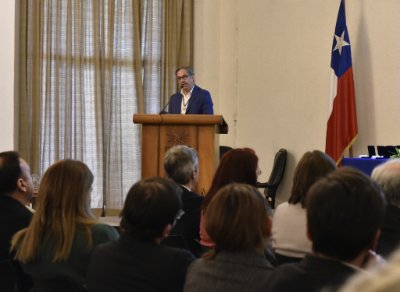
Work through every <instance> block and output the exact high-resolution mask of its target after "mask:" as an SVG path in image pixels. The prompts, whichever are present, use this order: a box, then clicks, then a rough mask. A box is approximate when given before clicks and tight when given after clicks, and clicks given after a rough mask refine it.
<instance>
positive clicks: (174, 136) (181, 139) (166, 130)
mask: <svg viewBox="0 0 400 292" xmlns="http://www.w3.org/2000/svg"><path fill="white" fill-rule="evenodd" d="M175 145H186V146H189V147H192V148H193V149H196V150H197V126H194V125H163V126H162V127H160V148H159V149H158V156H159V164H158V169H159V172H158V174H159V176H161V177H165V171H164V156H165V152H167V151H168V149H169V148H171V147H172V146H175Z"/></svg>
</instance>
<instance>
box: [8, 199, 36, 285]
mask: <svg viewBox="0 0 400 292" xmlns="http://www.w3.org/2000/svg"><path fill="white" fill-rule="evenodd" d="M31 219H32V213H31V211H29V210H28V209H27V208H26V207H25V206H24V205H22V204H21V203H20V202H18V201H17V200H14V199H13V198H11V197H8V196H1V195H0V261H2V260H11V261H12V263H13V265H14V267H15V269H16V271H17V275H18V277H19V281H20V284H21V287H20V289H21V290H22V291H28V290H29V288H30V287H31V286H32V280H31V279H30V277H29V276H28V275H27V274H25V273H24V272H23V270H22V268H21V265H20V263H19V262H18V261H14V260H13V258H14V256H15V252H12V253H11V254H10V247H11V239H12V237H13V236H14V234H15V233H17V232H18V231H20V230H21V229H24V228H26V227H28V225H29V223H30V222H31Z"/></svg>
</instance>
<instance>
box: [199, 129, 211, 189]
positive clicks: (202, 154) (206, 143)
mask: <svg viewBox="0 0 400 292" xmlns="http://www.w3.org/2000/svg"><path fill="white" fill-rule="evenodd" d="M214 132H215V128H214V126H201V127H199V130H198V133H199V135H198V150H197V151H198V152H199V171H200V177H199V183H198V185H197V189H196V191H197V193H198V194H201V195H203V196H204V195H206V194H207V192H208V190H209V189H210V186H211V183H212V179H213V176H214V135H215V134H214Z"/></svg>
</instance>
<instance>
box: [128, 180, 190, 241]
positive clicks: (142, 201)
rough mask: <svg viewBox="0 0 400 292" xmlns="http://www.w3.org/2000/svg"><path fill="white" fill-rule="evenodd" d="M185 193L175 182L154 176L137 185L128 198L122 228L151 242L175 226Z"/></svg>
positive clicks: (130, 191) (133, 187)
mask: <svg viewBox="0 0 400 292" xmlns="http://www.w3.org/2000/svg"><path fill="white" fill-rule="evenodd" d="M181 194H182V190H181V189H180V187H179V186H178V185H177V184H175V183H174V182H172V181H170V180H168V179H166V178H161V177H154V178H150V179H146V180H142V181H139V182H137V183H136V184H134V185H133V186H132V188H131V189H130V190H129V192H128V195H127V196H126V200H125V204H124V208H123V209H122V212H121V217H122V220H121V227H122V229H123V230H124V231H125V232H129V233H131V234H133V235H134V236H135V237H136V238H138V239H140V240H146V241H152V240H154V239H156V238H157V237H160V236H161V235H162V232H163V230H164V228H165V226H167V225H168V224H171V225H173V224H174V222H175V219H176V216H177V214H178V212H179V210H180V209H181V207H182V202H181Z"/></svg>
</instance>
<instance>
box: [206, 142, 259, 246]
mask: <svg viewBox="0 0 400 292" xmlns="http://www.w3.org/2000/svg"><path fill="white" fill-rule="evenodd" d="M260 174H261V170H260V168H259V167H258V157H257V155H256V153H255V152H254V150H253V149H250V148H237V149H232V150H229V151H228V152H227V153H226V154H225V155H224V156H223V157H222V159H221V162H220V163H219V165H218V167H217V170H216V171H215V174H214V178H213V182H212V184H211V187H210V190H209V192H208V193H207V195H206V197H205V198H204V203H203V211H202V216H201V222H200V238H201V240H200V243H201V244H202V245H203V246H205V247H210V248H211V247H214V245H215V244H214V242H213V241H212V240H211V239H210V237H209V236H208V234H207V232H206V230H205V229H204V218H203V216H205V215H206V213H207V207H208V205H209V204H210V201H211V200H212V198H213V197H214V196H215V194H216V193H217V192H218V191H219V190H220V189H221V188H222V187H224V186H226V185H228V184H231V183H243V184H248V185H251V186H254V187H255V186H257V179H258V176H259V175H260Z"/></svg>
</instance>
